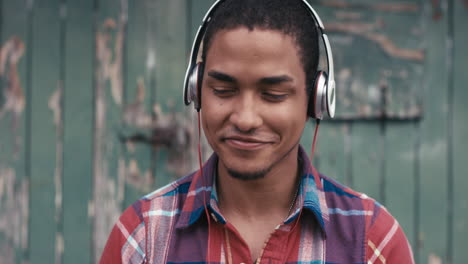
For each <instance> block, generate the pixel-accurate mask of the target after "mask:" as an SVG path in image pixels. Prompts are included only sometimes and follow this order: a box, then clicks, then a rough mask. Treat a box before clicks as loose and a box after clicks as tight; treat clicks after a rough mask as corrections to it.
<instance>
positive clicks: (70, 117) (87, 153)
mask: <svg viewBox="0 0 468 264" xmlns="http://www.w3.org/2000/svg"><path fill="white" fill-rule="evenodd" d="M93 11H94V1H92V0H80V1H79V2H78V1H66V2H65V3H64V6H63V9H62V12H63V14H62V15H63V18H62V19H63V20H64V23H65V25H64V26H65V29H64V30H65V33H64V36H63V38H64V39H63V41H64V47H63V49H64V51H63V56H64V58H62V59H63V60H64V62H65V63H64V64H65V65H64V68H63V69H62V71H63V73H62V74H63V119H64V131H63V132H64V139H63V141H64V142H63V150H64V158H63V163H64V164H63V250H64V252H63V259H62V263H67V264H68V263H70V264H73V263H93V262H94V261H93V258H92V254H93V248H92V247H91V245H92V244H91V241H92V240H91V239H92V232H93V228H92V227H93V226H92V215H90V209H91V208H89V206H90V204H91V201H92V199H93V192H92V191H93V157H94V153H93V118H94V109H95V108H94V97H93V95H94V90H93V85H94V83H93V80H94V56H93V55H94V47H95V46H94V45H95V44H94V19H93V18H94V17H93Z"/></svg>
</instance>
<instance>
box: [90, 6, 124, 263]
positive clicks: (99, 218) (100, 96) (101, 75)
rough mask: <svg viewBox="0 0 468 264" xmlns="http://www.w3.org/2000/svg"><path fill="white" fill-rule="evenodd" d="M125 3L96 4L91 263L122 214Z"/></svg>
mask: <svg viewBox="0 0 468 264" xmlns="http://www.w3.org/2000/svg"><path fill="white" fill-rule="evenodd" d="M127 7H128V2H127V1H119V2H118V4H116V2H115V1H112V0H101V1H98V2H97V10H96V25H95V30H96V32H95V34H96V35H95V40H96V44H95V45H96V46H95V47H96V53H95V56H96V57H95V61H96V68H95V85H94V89H95V91H94V104H95V105H94V107H95V108H94V109H95V112H94V149H93V152H94V160H93V166H94V168H93V169H94V172H93V177H94V182H93V187H94V200H93V203H92V207H93V209H92V211H93V216H94V225H93V228H94V229H93V249H94V250H95V251H94V256H93V258H94V262H97V261H98V259H99V257H100V255H101V252H102V250H103V247H104V244H105V242H106V240H107V237H108V235H109V233H110V231H111V228H112V226H113V223H115V222H116V221H117V219H118V217H119V215H120V213H121V212H122V206H123V200H124V189H125V185H124V181H125V164H124V156H123V148H122V145H121V142H120V140H119V138H118V134H117V133H118V130H119V129H120V128H121V126H122V119H121V116H122V102H123V70H122V69H123V59H124V57H123V51H124V43H125V36H126V35H125V29H126V25H127Z"/></svg>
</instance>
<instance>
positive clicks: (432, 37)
mask: <svg viewBox="0 0 468 264" xmlns="http://www.w3.org/2000/svg"><path fill="white" fill-rule="evenodd" d="M425 5H426V8H425V10H426V12H425V13H424V22H423V23H424V25H425V40H424V45H425V47H426V54H427V55H426V58H427V60H426V64H425V71H424V73H425V75H424V79H423V88H424V93H423V95H424V106H425V107H424V119H423V120H422V122H421V125H420V131H419V136H420V142H421V145H420V149H419V157H420V166H421V170H420V172H421V181H420V183H421V187H420V188H421V195H420V205H419V214H420V219H421V222H420V224H419V237H418V243H417V244H416V249H417V250H416V255H417V259H418V260H419V263H428V262H429V261H430V260H432V261H435V260H440V261H442V263H444V262H445V261H446V258H447V251H446V246H445V245H446V243H447V234H448V230H447V224H448V222H447V221H448V219H447V213H448V211H447V210H448V209H447V188H448V186H447V166H448V164H447V151H448V149H447V140H448V137H447V128H446V125H445V124H446V123H445V121H446V120H447V116H448V105H447V95H448V89H447V87H448V86H447V85H448V82H449V72H448V68H447V67H448V65H449V63H450V58H448V57H447V54H448V53H447V48H448V46H447V43H448V42H447V36H448V33H447V30H448V19H449V17H448V14H447V13H446V10H444V13H443V15H442V17H441V18H439V19H434V18H433V16H432V12H431V11H432V10H433V8H437V7H433V6H431V3H429V2H426V3H425ZM442 87H443V88H442Z"/></svg>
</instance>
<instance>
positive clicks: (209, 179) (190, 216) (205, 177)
mask: <svg viewBox="0 0 468 264" xmlns="http://www.w3.org/2000/svg"><path fill="white" fill-rule="evenodd" d="M299 160H300V161H301V162H300V164H301V166H300V169H301V175H302V179H301V185H300V187H299V188H300V189H299V194H298V197H297V200H296V204H295V207H294V208H295V209H294V210H293V213H292V214H291V215H290V216H289V217H288V218H287V219H286V220H285V223H286V224H287V223H290V222H292V221H293V220H294V219H295V218H297V217H298V215H299V214H300V212H301V209H302V208H304V209H306V210H309V211H311V212H312V213H313V215H314V217H315V218H316V220H317V222H318V223H319V224H320V227H321V228H322V230H323V231H324V233H325V225H326V223H327V222H328V221H329V217H328V208H327V205H326V201H325V194H324V190H323V185H322V182H321V181H320V177H319V174H318V172H317V170H316V169H315V168H314V167H313V166H312V164H311V163H310V161H309V158H308V157H307V154H306V152H305V151H304V149H303V148H302V147H301V146H299ZM217 163H218V156H217V155H216V153H214V154H212V155H211V157H210V158H209V159H208V161H207V162H206V163H205V165H204V166H203V169H202V174H200V171H197V172H195V174H194V175H193V180H192V183H191V184H190V187H189V190H188V193H187V197H186V199H185V202H184V204H183V207H182V211H181V214H180V217H179V219H178V222H177V224H176V228H186V227H188V226H190V225H192V224H193V223H195V222H196V221H198V219H200V217H201V215H202V214H204V211H205V208H204V205H205V204H206V205H207V208H208V210H209V211H210V212H211V213H212V216H213V217H214V218H215V219H216V220H217V221H220V222H221V223H225V222H226V220H225V219H224V217H223V216H222V215H221V213H220V212H219V209H218V206H217V204H218V202H217V201H218V198H217V193H216V187H215V186H216V183H215V179H214V176H215V175H216V168H217Z"/></svg>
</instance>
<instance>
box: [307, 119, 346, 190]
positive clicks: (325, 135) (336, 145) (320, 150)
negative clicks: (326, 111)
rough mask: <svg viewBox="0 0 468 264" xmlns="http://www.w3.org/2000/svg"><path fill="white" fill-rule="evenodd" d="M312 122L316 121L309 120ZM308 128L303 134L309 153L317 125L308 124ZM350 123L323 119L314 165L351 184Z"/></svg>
mask: <svg viewBox="0 0 468 264" xmlns="http://www.w3.org/2000/svg"><path fill="white" fill-rule="evenodd" d="M309 123H311V124H313V123H315V122H309ZM307 127H308V128H307V129H306V130H305V132H304V135H303V136H302V138H303V140H302V141H301V142H302V143H303V146H304V147H305V148H306V150H307V152H308V153H309V152H310V151H309V150H310V147H311V145H312V140H313V133H314V129H315V125H307ZM349 135H350V130H349V125H348V124H342V123H333V121H330V120H323V121H322V122H321V123H320V128H319V132H318V137H317V143H316V144H317V145H316V150H315V157H316V158H314V166H316V167H317V169H318V170H319V171H320V173H323V174H324V175H326V176H328V177H330V178H333V179H335V180H337V181H339V182H341V183H342V184H349V183H350V182H349V177H348V176H350V174H349V173H350V172H349V156H350V151H351V142H350V141H349V140H348V139H349Z"/></svg>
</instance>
